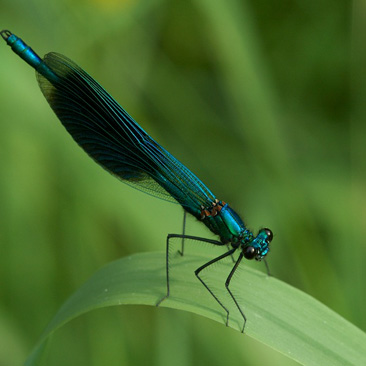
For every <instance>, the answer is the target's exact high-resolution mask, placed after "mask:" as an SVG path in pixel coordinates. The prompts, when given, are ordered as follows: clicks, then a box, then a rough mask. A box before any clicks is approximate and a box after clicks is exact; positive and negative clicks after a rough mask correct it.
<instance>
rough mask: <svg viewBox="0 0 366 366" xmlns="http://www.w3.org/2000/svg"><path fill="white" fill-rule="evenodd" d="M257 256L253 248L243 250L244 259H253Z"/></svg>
mask: <svg viewBox="0 0 366 366" xmlns="http://www.w3.org/2000/svg"><path fill="white" fill-rule="evenodd" d="M256 255H257V251H256V250H255V248H254V247H247V248H245V249H244V257H245V258H246V259H253V258H254V257H255V256H256Z"/></svg>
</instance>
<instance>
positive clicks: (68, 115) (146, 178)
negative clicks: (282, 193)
mask: <svg viewBox="0 0 366 366" xmlns="http://www.w3.org/2000/svg"><path fill="white" fill-rule="evenodd" d="M0 34H1V36H2V38H3V39H4V40H5V41H6V43H7V44H8V45H9V46H10V47H11V48H12V50H13V51H14V52H15V53H16V54H17V55H18V56H20V57H21V58H22V59H23V60H24V61H26V62H27V63H28V64H29V65H30V66H32V67H33V68H34V69H35V70H36V72H37V80H38V83H39V86H40V88H41V90H42V93H43V95H44V97H45V98H46V99H47V101H48V103H49V105H50V106H51V108H52V109H53V111H54V112H55V113H56V115H57V117H58V118H59V119H60V121H61V123H62V124H63V125H64V127H65V128H66V130H67V131H68V132H69V133H70V135H71V136H72V138H73V139H74V140H75V141H76V142H77V143H78V144H79V146H81V147H82V148H83V149H84V151H85V152H86V153H87V154H88V155H89V156H90V157H91V158H92V159H93V160H94V161H96V162H97V163H98V164H100V165H101V166H102V167H103V168H104V169H106V170H107V171H108V172H110V173H111V174H113V175H114V176H116V177H117V178H119V179H121V180H122V181H123V182H125V183H127V184H129V185H131V186H133V187H135V188H138V189H140V190H143V191H145V192H146V193H149V194H152V195H154V196H156V197H159V198H161V199H165V200H167V201H171V202H178V203H179V204H180V205H181V206H182V207H183V209H184V220H183V234H169V235H168V236H167V241H166V246H167V248H166V276H167V292H166V295H165V296H164V297H163V298H162V299H160V300H159V301H158V303H157V305H159V304H160V303H161V302H162V301H163V300H164V299H166V298H167V297H169V294H170V286H169V243H170V240H171V239H172V238H180V239H182V249H181V251H180V253H181V254H182V255H183V249H184V247H183V244H184V241H185V240H199V241H202V242H206V243H209V244H213V245H218V246H227V247H228V250H227V251H226V252H225V253H224V254H222V255H220V256H218V257H216V258H214V259H212V260H211V261H209V262H207V263H205V264H204V265H202V266H201V267H199V268H197V269H196V271H195V275H196V277H197V278H198V279H199V280H200V281H201V283H202V284H203V286H204V287H205V288H206V289H207V290H208V291H209V292H210V294H211V295H212V296H213V297H214V299H215V300H216V301H217V302H218V303H219V304H220V306H221V307H222V308H223V309H224V310H225V312H226V325H228V322H229V310H228V309H227V307H226V306H225V305H224V304H223V303H222V301H221V300H220V299H219V298H218V297H217V296H216V295H215V294H214V292H213V291H212V290H211V289H210V288H209V287H208V285H207V284H206V283H205V281H204V280H203V279H202V276H200V274H201V271H202V270H204V269H205V268H207V267H209V266H211V265H212V264H214V263H217V262H218V261H221V260H223V259H224V258H227V257H232V255H233V253H234V252H236V251H237V250H239V256H238V258H237V259H236V260H235V261H234V265H233V268H232V270H231V272H230V274H229V276H228V277H227V279H226V282H225V287H226V289H227V291H228V293H229V295H230V296H231V298H232V299H233V301H234V303H235V305H236V307H237V309H238V310H239V312H240V314H241V316H242V318H243V321H244V322H243V327H242V332H244V327H245V323H246V317H245V315H244V312H243V310H242V308H241V306H240V304H239V303H238V301H237V299H236V298H235V296H234V294H233V293H232V291H231V290H230V282H231V279H232V277H233V275H234V273H235V271H236V270H237V268H238V266H239V264H240V262H241V261H242V259H243V258H246V259H256V260H258V261H260V260H262V259H264V258H265V256H266V255H267V253H268V251H269V245H270V242H271V241H272V238H273V235H272V232H271V230H269V229H261V230H259V232H258V235H257V236H254V235H253V233H252V232H251V231H250V230H249V229H247V228H246V226H245V224H244V222H243V221H242V219H241V218H240V217H239V215H238V214H237V213H236V212H235V211H234V210H233V209H232V208H231V207H229V205H228V204H227V203H225V202H224V201H222V200H219V199H217V198H216V197H215V195H214V194H213V193H212V192H211V191H210V190H209V189H208V188H207V187H206V185H205V184H203V182H202V181H201V180H200V179H198V178H197V177H196V176H195V175H194V174H193V173H192V172H191V171H190V170H189V169H188V168H187V167H185V166H184V165H183V164H182V163H181V162H179V161H178V160H177V159H176V158H175V157H174V156H173V155H171V154H170V153H169V152H168V151H167V150H165V149H164V148H163V147H162V146H161V145H159V144H158V143H157V142H156V141H155V140H154V139H153V138H152V137H150V136H149V135H148V134H147V133H146V132H145V131H144V130H143V129H142V128H141V127H140V126H139V125H138V124H137V123H136V122H135V121H134V120H133V118H132V117H131V116H130V115H129V114H128V113H127V112H126V111H125V110H124V109H123V108H122V107H121V106H120V105H119V104H118V103H117V102H116V101H115V100H114V99H113V98H112V97H111V96H110V95H109V94H108V93H107V92H106V91H105V90H104V89H103V87H101V86H100V85H99V84H98V83H97V82H96V81H95V80H94V79H93V78H92V77H91V76H90V75H88V74H87V73H86V72H85V71H84V70H83V69H82V68H80V67H79V66H77V65H76V64H75V63H74V62H73V61H71V60H69V59H68V58H67V57H65V56H63V55H60V54H58V53H54V52H51V53H48V54H47V55H46V56H45V57H44V58H43V59H41V58H40V57H39V56H38V55H37V54H36V53H35V52H34V51H33V50H32V49H31V48H30V47H28V46H27V45H26V44H25V43H24V42H23V41H22V40H21V39H20V38H18V37H17V36H16V35H14V34H13V33H11V32H10V31H8V30H3V31H1V32H0ZM187 212H188V213H189V214H191V215H193V216H194V217H195V218H196V219H198V220H199V221H201V222H203V224H205V225H206V226H207V227H208V228H209V229H210V230H211V231H212V232H213V233H214V234H216V235H218V237H219V238H220V240H210V239H206V238H200V237H196V236H190V235H186V234H185V220H186V213H187ZM232 258H234V257H232ZM264 262H265V263H266V261H265V259H264ZM266 265H267V263H266ZM267 271H268V266H267ZM268 273H269V271H268Z"/></svg>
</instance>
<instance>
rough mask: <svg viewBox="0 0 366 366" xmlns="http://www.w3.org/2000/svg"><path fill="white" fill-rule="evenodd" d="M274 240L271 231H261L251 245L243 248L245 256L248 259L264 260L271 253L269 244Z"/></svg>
mask: <svg viewBox="0 0 366 366" xmlns="http://www.w3.org/2000/svg"><path fill="white" fill-rule="evenodd" d="M272 239H273V234H272V231H271V230H270V229H267V228H266V229H261V230H259V232H258V235H257V236H256V237H255V238H254V239H253V241H252V242H251V243H249V244H248V245H246V246H244V247H243V254H244V257H245V258H246V259H255V260H257V261H260V260H262V259H263V258H264V257H265V256H266V255H267V253H268V252H269V244H270V243H271V241H272Z"/></svg>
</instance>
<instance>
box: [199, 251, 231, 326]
mask: <svg viewBox="0 0 366 366" xmlns="http://www.w3.org/2000/svg"><path fill="white" fill-rule="evenodd" d="M236 249H237V248H233V249H230V250H229V251H228V252H226V253H224V254H222V255H220V256H219V257H216V258H214V259H212V260H211V261H209V262H207V263H205V264H204V265H203V266H201V267H199V268H197V269H196V270H195V271H194V273H195V275H196V277H197V278H198V279H199V280H200V281H201V283H202V284H203V286H205V288H206V289H207V290H208V292H209V293H210V294H211V295H212V297H213V298H214V299H215V300H216V301H217V302H218V303H219V305H220V306H221V307H222V308H223V309H224V310H225V311H226V326H228V325H229V310H228V309H227V308H226V306H225V305H224V304H223V303H222V302H221V301H220V300H219V299H218V297H217V296H216V295H215V294H214V293H213V292H212V291H211V289H210V288H209V287H208V286H207V284H206V283H205V282H204V281H203V279H202V278H201V277H200V276H199V273H200V272H201V271H202V270H203V269H205V268H207V267H209V266H210V265H211V264H214V263H216V262H218V261H220V260H221V259H224V258H226V257H228V256H229V255H232V254H233V253H234V252H235V250H236Z"/></svg>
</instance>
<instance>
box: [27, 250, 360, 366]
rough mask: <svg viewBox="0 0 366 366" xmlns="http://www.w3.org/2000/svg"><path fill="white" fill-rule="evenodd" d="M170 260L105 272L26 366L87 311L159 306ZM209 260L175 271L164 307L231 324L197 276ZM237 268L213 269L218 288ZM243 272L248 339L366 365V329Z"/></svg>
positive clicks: (240, 284) (83, 290)
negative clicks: (54, 336) (135, 306)
mask: <svg viewBox="0 0 366 366" xmlns="http://www.w3.org/2000/svg"><path fill="white" fill-rule="evenodd" d="M164 259H165V255H164V254H163V253H161V252H160V253H159V252H158V253H155V252H154V253H143V254H134V255H132V256H129V257H125V258H122V259H119V260H117V261H115V262H112V263H110V264H108V265H107V266H105V267H103V268H102V269H100V270H99V271H97V272H96V273H95V274H94V275H93V276H92V277H91V278H90V279H89V280H88V281H87V282H86V283H85V284H84V285H82V286H81V287H80V288H79V289H78V290H77V291H76V292H75V293H74V294H73V295H72V296H71V297H70V298H69V299H68V300H67V301H66V303H65V304H64V305H63V306H62V307H61V309H60V310H59V311H58V313H57V314H56V316H55V317H54V318H53V320H52V321H51V322H50V324H49V325H48V327H47V328H46V330H45V332H44V334H43V335H42V337H41V339H40V341H39V343H38V345H37V346H36V348H35V349H34V350H33V352H32V354H31V355H30V356H29V358H28V360H27V361H26V365H28V366H29V365H36V364H37V362H38V360H39V357H40V356H41V354H42V353H43V352H42V348H44V343H45V342H46V341H47V339H48V338H49V336H50V335H51V334H52V333H54V331H55V330H57V329H58V328H60V327H61V326H62V325H64V324H65V323H67V322H68V321H70V320H71V319H73V318H75V317H77V316H79V315H81V314H84V313H86V312H88V311H90V310H93V309H97V308H101V307H107V306H114V305H122V304H136V305H137V304H144V305H153V306H154V305H155V304H156V302H157V301H158V299H160V298H161V297H162V296H163V295H164V293H165V288H166V287H165V268H164ZM204 261H205V258H203V257H199V256H192V255H185V257H184V258H183V259H181V260H178V261H177V264H175V265H174V268H172V272H173V279H172V294H171V297H170V298H169V299H168V300H166V301H165V302H163V303H162V306H166V307H171V308H175V309H181V310H185V311H190V312H193V313H196V314H200V315H202V316H205V317H207V318H210V319H213V320H216V321H218V322H220V323H224V314H223V312H222V311H221V309H220V308H219V307H218V306H217V304H216V303H215V301H214V300H213V299H212V297H211V296H210V295H209V294H208V292H207V291H206V290H205V289H204V288H203V286H202V285H201V284H200V283H199V281H198V280H197V279H196V278H195V277H194V275H193V272H192V269H193V268H197V267H199V266H200V265H201V264H202V263H203V262H204ZM231 267H232V263H230V262H228V263H227V264H223V265H218V266H216V267H215V268H214V270H212V271H210V278H211V280H214V283H215V284H216V287H217V288H218V287H219V285H222V287H223V284H224V282H225V279H226V276H227V274H228V272H229V271H230V268H231ZM238 272H239V273H238V274H237V275H236V276H235V278H234V280H233V281H234V283H233V290H234V291H235V293H236V295H237V297H238V298H239V299H240V300H241V302H242V304H243V306H244V307H245V314H246V316H247V318H248V321H247V326H246V328H245V333H246V334H245V335H243V342H245V339H246V337H247V336H250V337H253V338H255V339H257V340H259V341H260V342H262V343H264V344H266V345H268V346H270V347H272V348H273V349H275V350H277V351H279V352H281V353H283V354H285V355H287V356H288V357H290V358H292V359H294V360H296V361H298V362H299V363H300V364H302V365H332V366H335V365H342V366H344V365H366V334H365V333H363V332H362V331H361V330H360V329H358V328H357V327H355V326H354V325H352V324H351V323H349V322H348V321H346V320H345V319H343V318H342V317H340V316H339V315H338V314H336V313H335V312H333V311H332V310H330V309H329V308H327V307H326V306H324V305H323V304H321V303H320V302H318V301H317V300H315V299H313V298H312V297H310V296H308V295H306V294H305V293H303V292H301V291H299V290H297V289H295V288H293V287H291V286H289V285H287V284H285V283H283V282H281V281H279V280H276V279H275V278H273V277H267V276H266V275H264V274H263V273H261V272H258V271H255V270H253V269H250V268H246V267H245V266H242V267H241V270H240V271H238ZM217 291H220V290H219V289H218V290H217ZM229 308H230V306H229ZM157 311H159V310H157ZM230 311H231V316H230V324H229V325H230V326H231V327H233V328H234V329H237V330H239V329H240V327H241V318H240V316H239V315H238V314H237V311H235V308H234V307H233V306H232V307H231V308H230ZM121 331H122V330H121Z"/></svg>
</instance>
